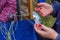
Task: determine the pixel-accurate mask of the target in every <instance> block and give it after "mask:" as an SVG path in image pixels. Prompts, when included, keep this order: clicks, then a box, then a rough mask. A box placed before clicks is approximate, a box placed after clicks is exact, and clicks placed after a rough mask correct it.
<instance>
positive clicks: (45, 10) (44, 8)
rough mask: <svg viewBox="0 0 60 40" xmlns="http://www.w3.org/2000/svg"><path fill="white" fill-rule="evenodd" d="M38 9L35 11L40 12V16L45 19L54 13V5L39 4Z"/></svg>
mask: <svg viewBox="0 0 60 40" xmlns="http://www.w3.org/2000/svg"><path fill="white" fill-rule="evenodd" d="M37 6H38V7H37V8H35V11H37V12H39V14H40V15H41V16H43V17H45V16H47V15H49V14H51V13H52V12H53V7H52V5H50V4H48V3H38V4H37Z"/></svg>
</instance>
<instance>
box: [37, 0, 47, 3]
mask: <svg viewBox="0 0 60 40" xmlns="http://www.w3.org/2000/svg"><path fill="white" fill-rule="evenodd" d="M40 2H46V0H37V3H40Z"/></svg>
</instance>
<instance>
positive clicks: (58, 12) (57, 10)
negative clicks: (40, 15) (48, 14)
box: [52, 1, 60, 40]
mask: <svg viewBox="0 0 60 40" xmlns="http://www.w3.org/2000/svg"><path fill="white" fill-rule="evenodd" d="M53 9H54V10H53V12H52V15H53V17H56V18H57V19H56V22H55V24H54V26H53V29H55V30H56V31H57V32H58V33H59V35H58V36H57V38H56V40H60V3H59V2H57V1H56V2H53Z"/></svg>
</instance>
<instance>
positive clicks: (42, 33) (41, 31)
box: [34, 27, 46, 35]
mask: <svg viewBox="0 0 60 40" xmlns="http://www.w3.org/2000/svg"><path fill="white" fill-rule="evenodd" d="M34 29H35V31H36V32H37V33H38V34H40V35H45V34H46V32H45V31H43V30H39V29H38V28H37V27H34Z"/></svg>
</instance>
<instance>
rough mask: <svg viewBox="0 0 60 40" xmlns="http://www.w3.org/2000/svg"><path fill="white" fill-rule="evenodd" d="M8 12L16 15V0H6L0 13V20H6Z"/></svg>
mask: <svg viewBox="0 0 60 40" xmlns="http://www.w3.org/2000/svg"><path fill="white" fill-rule="evenodd" d="M9 14H14V15H16V0H7V2H6V5H5V7H4V8H3V10H2V12H1V14H0V21H3V22H6V21H7V20H8V19H9Z"/></svg>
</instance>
